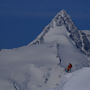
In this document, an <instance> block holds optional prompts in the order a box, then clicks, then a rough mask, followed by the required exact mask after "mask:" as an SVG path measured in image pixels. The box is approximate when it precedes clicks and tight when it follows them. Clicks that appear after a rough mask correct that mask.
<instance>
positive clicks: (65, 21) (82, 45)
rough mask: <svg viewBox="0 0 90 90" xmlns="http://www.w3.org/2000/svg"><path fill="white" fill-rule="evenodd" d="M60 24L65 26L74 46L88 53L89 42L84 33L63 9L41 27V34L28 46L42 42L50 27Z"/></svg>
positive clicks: (89, 53) (59, 25) (89, 52)
mask: <svg viewBox="0 0 90 90" xmlns="http://www.w3.org/2000/svg"><path fill="white" fill-rule="evenodd" d="M61 26H64V27H65V28H66V30H67V31H68V34H69V37H70V38H71V39H72V41H73V42H74V43H75V45H76V47H77V48H79V49H80V50H81V51H82V52H83V53H85V54H87V55H90V47H89V46H90V42H89V40H88V39H87V36H86V34H85V33H83V32H82V31H80V30H78V29H77V27H76V26H75V25H74V23H73V21H72V20H71V17H70V16H69V15H68V14H67V13H66V11H65V10H62V11H60V12H59V13H57V15H56V16H55V17H54V18H53V19H52V21H51V22H50V23H49V24H48V25H47V26H46V27H45V28H44V29H43V31H42V32H41V34H40V35H39V36H38V37H37V38H36V39H35V40H34V41H33V42H31V43H30V44H29V45H28V46H31V45H34V44H41V43H44V36H45V35H46V34H47V33H48V32H49V31H50V28H54V27H61Z"/></svg>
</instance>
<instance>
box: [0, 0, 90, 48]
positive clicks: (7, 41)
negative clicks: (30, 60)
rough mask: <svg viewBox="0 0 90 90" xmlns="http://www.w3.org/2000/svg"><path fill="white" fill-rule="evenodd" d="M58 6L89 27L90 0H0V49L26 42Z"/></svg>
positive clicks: (29, 40) (39, 30)
mask: <svg viewBox="0 0 90 90" xmlns="http://www.w3.org/2000/svg"><path fill="white" fill-rule="evenodd" d="M61 9H65V10H66V11H67V12H68V14H69V15H70V16H71V17H72V19H73V21H74V23H75V24H76V26H77V27H78V28H79V29H90V0H0V49H2V48H17V47H20V46H23V45H27V44H28V43H30V42H31V41H32V40H33V39H35V37H36V36H37V35H38V34H39V33H40V32H41V31H42V29H43V28H44V27H45V26H46V25H47V24H48V23H49V22H50V21H51V19H52V18H53V17H54V16H55V15H56V14H57V12H59V11H60V10H61Z"/></svg>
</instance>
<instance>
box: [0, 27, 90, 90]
mask: <svg viewBox="0 0 90 90" xmlns="http://www.w3.org/2000/svg"><path fill="white" fill-rule="evenodd" d="M57 44H59V45H60V46H59V47H58V48H57ZM57 51H58V52H57ZM57 54H59V57H60V58H61V59H62V61H61V65H58V63H59V59H58V58H57V57H56V56H57ZM69 63H72V66H73V67H72V71H75V70H78V69H80V68H82V67H87V66H89V63H88V60H87V57H86V56H85V55H84V54H82V53H81V52H80V51H79V50H78V49H77V48H76V46H75V45H74V43H73V42H72V40H71V39H70V38H69V36H68V32H67V30H66V28H65V27H64V26H61V27H53V28H51V29H50V31H49V32H48V33H47V34H46V35H45V36H44V42H43V43H42V44H39V45H33V46H30V47H29V46H25V47H21V48H18V49H12V50H2V51H1V52H0V90H45V89H46V90H47V89H48V88H55V87H58V86H59V85H60V81H63V80H62V77H63V76H64V74H65V71H64V69H65V68H66V67H67V65H68V64H69ZM63 83H64V82H63Z"/></svg>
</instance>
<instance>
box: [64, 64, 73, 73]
mask: <svg viewBox="0 0 90 90" xmlns="http://www.w3.org/2000/svg"><path fill="white" fill-rule="evenodd" d="M71 68H72V64H71V63H69V65H68V67H67V68H66V69H65V71H66V72H70V71H71Z"/></svg>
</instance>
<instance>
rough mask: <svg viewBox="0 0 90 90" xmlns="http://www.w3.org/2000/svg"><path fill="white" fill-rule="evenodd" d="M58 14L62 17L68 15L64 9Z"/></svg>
mask: <svg viewBox="0 0 90 90" xmlns="http://www.w3.org/2000/svg"><path fill="white" fill-rule="evenodd" d="M58 14H59V15H61V16H62V17H63V16H65V15H68V14H67V12H66V11H65V10H64V9H62V10H61V11H60V12H59V13H58Z"/></svg>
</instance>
